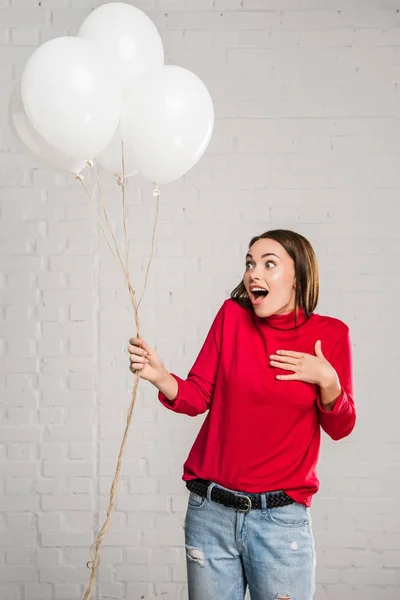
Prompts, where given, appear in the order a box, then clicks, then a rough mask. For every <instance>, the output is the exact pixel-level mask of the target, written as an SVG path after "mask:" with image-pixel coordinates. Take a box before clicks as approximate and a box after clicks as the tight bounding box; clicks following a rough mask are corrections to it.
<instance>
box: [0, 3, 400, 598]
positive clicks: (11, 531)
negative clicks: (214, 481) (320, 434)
mask: <svg viewBox="0 0 400 600" xmlns="http://www.w3.org/2000/svg"><path fill="white" fill-rule="evenodd" d="M135 4H136V5H137V6H139V7H140V8H143V9H145V10H146V11H147V12H148V14H149V15H150V16H151V17H152V18H153V19H154V21H155V22H156V24H157V26H158V27H159V28H160V30H161V33H162V36H163V39H164V43H165V48H166V51H167V60H168V62H170V63H175V64H180V65H182V66H186V67H188V68H190V69H192V70H194V71H195V72H197V73H198V74H199V75H200V76H201V77H202V78H203V79H204V81H205V82H206V84H207V85H208V87H209V89H210V91H211V93H212V95H213V97H214V100H215V106H216V117H217V122H216V130H215V135H214V138H213V141H212V144H211V147H210V149H209V151H208V152H207V154H206V156H205V157H204V158H203V159H202V161H201V162H200V164H199V165H198V166H197V167H196V168H195V169H194V170H193V171H192V172H191V173H190V174H189V175H187V176H186V177H185V178H184V180H182V181H179V182H177V183H176V184H172V185H170V186H168V187H166V188H165V189H163V190H162V197H161V199H162V206H161V215H160V225H159V230H158V242H157V255H156V258H155V260H154V263H153V267H152V272H151V276H150V280H149V289H148V293H147V296H146V297H145V301H144V303H143V310H142V322H143V331H142V333H143V335H144V336H145V337H146V338H147V339H148V340H149V342H150V343H153V344H155V345H157V348H158V350H159V351H160V353H161V355H162V356H163V357H164V359H165V361H166V363H167V366H168V367H169V368H170V369H172V370H174V371H176V372H178V373H180V374H181V375H185V374H186V372H187V370H188V368H189V367H190V365H191V364H192V361H193V359H194V358H195V356H196V353H197V351H198V350H199V347H200V345H201V343H202V341H203V339H204V336H205V334H206V332H207V330H208V327H209V325H210V323H211V320H212V318H213V316H214V314H215V312H216V310H217V308H218V307H219V305H220V304H221V302H222V301H223V300H224V299H225V298H226V297H227V295H228V294H229V292H230V290H231V289H232V288H233V287H234V286H235V285H236V283H237V282H238V280H239V277H240V275H241V268H242V262H243V255H244V250H245V248H246V245H247V243H248V241H249V239H250V237H251V236H252V235H254V234H258V233H261V232H262V231H263V230H266V229H268V228H272V227H289V228H294V229H297V230H299V231H300V232H302V233H304V234H305V235H307V236H309V237H310V239H311V241H312V242H313V243H314V245H315V248H316V250H317V252H318V255H319V259H320V266H321V275H322V286H323V287H322V299H321V303H320V306H319V311H320V312H322V313H328V314H333V315H335V316H337V317H339V318H342V319H344V320H345V321H347V322H348V323H349V325H350V326H351V328H352V334H353V341H354V363H355V383H356V400H357V404H358V413H359V421H358V427H357V429H356V431H355V433H354V434H353V435H352V436H351V438H349V439H348V440H346V441H344V442H342V443H333V442H330V441H329V440H327V439H324V443H323V452H322V459H321V466H320V477H321V480H322V484H321V490H320V493H319V495H318V497H317V498H316V500H315V503H314V510H313V519H314V527H315V534H316V540H317V548H318V573H317V580H318V593H317V600H338V599H340V600H380V599H381V598H393V599H394V598H398V597H399V596H400V542H399V539H400V519H399V516H398V515H399V512H398V502H399V501H398V498H399V495H400V477H399V462H400V459H399V450H400V444H399V427H398V421H399V417H400V410H399V403H398V369H399V358H400V354H399V350H398V347H399V344H398V338H399V334H400V330H399V312H398V296H399V292H400V278H399V275H400V268H399V261H400V234H399V223H400V200H399V198H400V120H399V115H400V108H399V107H400V86H399V83H400V0H214V1H212V0H153V1H151V0H140V1H138V2H136V3H135ZM96 5H97V2H96V1H92V0H90V1H87V0H0V186H1V189H0V271H1V272H0V295H1V305H0V327H1V334H0V338H1V339H0V357H1V360H0V387H1V405H0V411H1V413H0V414H1V423H0V461H1V471H0V472H1V480H0V599H1V600H78V599H79V598H81V597H82V590H83V587H84V584H85V583H86V582H87V579H88V571H87V569H86V568H85V563H86V561H87V560H88V548H89V545H90V543H91V542H92V540H93V535H94V533H95V532H97V530H98V527H99V525H100V524H101V523H102V522H103V519H104V509H105V507H106V505H107V499H108V492H109V487H110V484H111V481H112V476H113V474H114V468H115V461H116V456H117V452H118V448H119V443H120V440H121V436H122V431H123V426H124V419H125V413H126V409H127V406H128V403H129V399H130V389H131V384H132V376H131V374H130V373H129V372H128V369H127V363H128V361H127V354H126V351H125V348H126V342H127V339H128V337H129V336H130V335H132V334H134V333H135V327H134V322H133V318H132V314H131V311H130V309H129V302H128V296H127V292H126V290H125V287H124V284H123V281H122V278H121V276H120V275H119V272H118V271H117V267H116V266H115V265H114V263H113V262H112V260H111V259H110V256H109V253H108V249H107V248H106V246H105V244H104V241H103V239H102V237H101V235H100V234H99V232H98V230H97V228H96V224H95V222H94V219H93V216H92V213H91V208H90V206H89V204H88V202H87V199H86V197H85V195H84V192H83V190H82V189H81V188H80V187H79V185H78V184H77V183H76V182H75V181H74V180H73V179H72V178H68V177H66V176H60V175H54V174H52V173H50V172H47V171H45V170H41V169H38V168H37V167H36V165H34V164H33V163H32V162H31V161H30V160H29V159H28V158H27V157H26V156H25V155H24V154H23V153H22V152H21V149H20V148H19V147H18V144H17V142H16V141H15V140H14V139H13V137H12V135H11V132H10V131H9V128H8V126H7V123H6V116H5V115H6V108H7V103H8V97H9V93H10V90H11V88H12V85H13V83H14V81H15V80H16V78H18V77H20V75H21V73H22V69H23V67H24V64H25V62H26V60H27V58H28V56H29V55H30V54H31V52H32V51H33V50H34V48H35V47H36V46H37V44H39V43H42V42H44V41H46V40H48V39H51V38H53V37H56V36H59V35H62V34H64V33H68V32H70V33H75V32H76V30H77V27H78V25H79V23H80V21H81V20H82V19H83V17H84V16H85V15H86V14H87V12H88V11H89V9H90V8H92V7H94V6H96ZM106 187H107V197H108V198H109V201H110V203H112V204H113V205H115V206H117V205H118V201H119V197H118V190H117V189H116V187H115V186H112V185H111V182H110V181H108V184H107V186H106ZM112 212H113V220H114V222H115V223H118V226H119V225H120V217H119V212H118V210H117V209H115V210H113V211H112ZM129 213H130V219H131V225H130V237H131V239H132V264H133V267H134V272H135V274H136V278H135V282H136V283H137V285H138V287H140V285H141V281H142V278H143V274H144V266H145V263H146V260H147V257H148V253H149V247H150V234H151V227H152V219H153V216H154V199H153V197H152V195H151V189H150V187H149V185H147V184H146V183H144V182H143V181H142V180H139V179H136V180H135V179H134V180H132V181H131V182H130V184H129ZM119 233H121V231H120V227H119ZM200 422H201V419H194V420H191V419H189V418H185V417H183V416H177V415H173V414H170V413H168V412H167V411H166V410H165V409H163V408H162V407H161V406H159V405H158V403H157V400H156V394H155V393H154V390H153V389H152V388H151V386H149V385H148V384H142V385H141V388H140V394H139V399H138V403H137V408H136V410H135V415H134V423H133V428H132V431H131V436H130V440H129V444H128V447H127V449H126V453H125V461H124V467H123V472H122V477H121V485H120V489H119V495H118V500H117V505H116V510H115V513H114V517H113V520H112V525H111V529H110V532H109V533H108V535H107V537H106V540H105V543H104V546H103V550H102V555H101V556H102V564H101V568H100V571H99V584H98V588H97V591H96V594H95V595H94V598H96V599H97V600H99V599H100V598H102V599H103V598H104V599H111V598H115V599H122V598H129V599H130V600H136V599H139V598H143V599H144V598H145V599H146V600H151V599H155V598H159V597H162V598H165V600H179V599H183V598H185V597H186V591H185V570H184V552H183V549H182V544H183V533H182V521H183V516H184V511H185V501H186V492H185V489H184V486H183V484H182V483H181V482H180V476H181V469H182V463H183V461H184V459H185V457H186V453H187V451H188V449H189V447H190V444H191V442H192V441H193V439H194V436H195V434H196V432H197V430H198V428H199V426H200Z"/></svg>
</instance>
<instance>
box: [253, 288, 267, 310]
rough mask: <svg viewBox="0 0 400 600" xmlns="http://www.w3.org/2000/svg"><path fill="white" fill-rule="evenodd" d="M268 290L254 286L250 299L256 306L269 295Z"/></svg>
mask: <svg viewBox="0 0 400 600" xmlns="http://www.w3.org/2000/svg"><path fill="white" fill-rule="evenodd" d="M268 293H269V292H268V290H265V289H263V288H252V289H251V290H250V300H251V302H252V304H253V305H254V306H258V305H259V304H261V303H262V302H263V301H264V300H265V298H266V297H267V296H268Z"/></svg>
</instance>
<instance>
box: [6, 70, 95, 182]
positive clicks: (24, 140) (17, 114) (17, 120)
mask: <svg viewBox="0 0 400 600" xmlns="http://www.w3.org/2000/svg"><path fill="white" fill-rule="evenodd" d="M8 117H9V123H10V125H11V129H12V130H13V132H14V134H15V136H16V138H17V139H18V141H19V142H20V143H21V145H22V146H23V148H24V149H25V150H26V152H27V153H28V154H29V155H30V156H31V157H32V158H33V159H34V160H36V161H37V162H39V163H41V164H42V165H43V166H45V167H50V168H52V169H54V170H56V171H64V172H67V173H74V174H75V175H77V174H78V173H80V171H82V169H83V168H84V167H85V161H84V160H81V159H79V158H72V157H70V156H67V155H65V154H63V153H62V152H59V150H57V149H56V148H54V146H51V145H50V144H49V143H48V142H46V140H45V139H44V138H43V137H42V136H41V135H40V134H39V133H38V132H37V131H36V129H35V128H34V127H33V125H32V123H31V122H30V121H29V119H28V116H27V114H26V112H25V108H24V104H23V102H22V97H21V82H18V83H17V85H16V86H15V87H14V90H13V92H12V94H11V97H10V102H9V106H8Z"/></svg>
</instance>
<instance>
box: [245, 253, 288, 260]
mask: <svg viewBox="0 0 400 600" xmlns="http://www.w3.org/2000/svg"><path fill="white" fill-rule="evenodd" d="M267 256H276V258H279V256H278V255H277V254H275V253H274V252H267V254H262V256H261V258H266V257H267ZM246 258H251V260H253V257H252V255H251V254H246ZM279 260H280V259H279Z"/></svg>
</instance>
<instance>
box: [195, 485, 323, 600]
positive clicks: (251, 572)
mask: <svg viewBox="0 0 400 600" xmlns="http://www.w3.org/2000/svg"><path fill="white" fill-rule="evenodd" d="M213 485H215V484H211V485H210V487H209V489H208V497H207V498H202V497H201V496H198V495H197V494H194V493H192V492H191V493H190V496H189V503H188V509H187V513H186V520H185V544H186V557H187V573H188V586H189V600H244V597H245V594H246V590H247V588H249V591H250V596H251V600H278V599H281V598H282V599H283V598H284V599H289V598H290V599H291V600H312V598H313V596H314V591H315V550H314V537H313V534H312V529H311V517H310V513H309V509H308V508H306V507H305V506H304V505H302V504H297V503H294V504H289V505H288V506H283V507H281V508H271V509H269V508H266V506H265V504H266V502H265V498H266V496H265V495H264V496H263V500H262V504H263V506H264V508H262V509H261V510H257V509H253V510H250V511H249V512H248V513H243V512H238V511H236V510H234V509H232V508H227V507H225V506H222V505H220V504H216V503H215V502H212V501H211V500H210V494H211V489H212V487H213Z"/></svg>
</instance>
